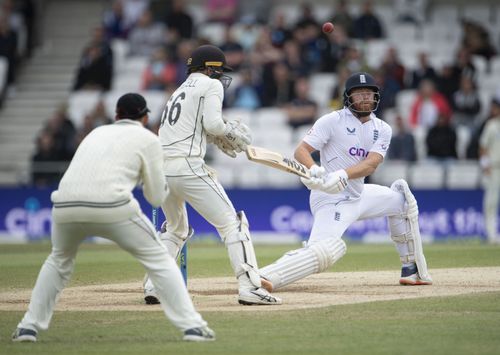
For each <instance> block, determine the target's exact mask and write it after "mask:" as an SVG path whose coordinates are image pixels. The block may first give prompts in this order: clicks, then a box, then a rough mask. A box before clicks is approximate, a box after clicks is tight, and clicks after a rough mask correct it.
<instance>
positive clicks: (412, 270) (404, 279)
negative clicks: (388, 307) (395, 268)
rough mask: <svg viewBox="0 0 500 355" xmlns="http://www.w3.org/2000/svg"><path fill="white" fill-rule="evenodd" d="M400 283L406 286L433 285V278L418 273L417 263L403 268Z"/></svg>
mask: <svg viewBox="0 0 500 355" xmlns="http://www.w3.org/2000/svg"><path fill="white" fill-rule="evenodd" d="M399 284H400V285H405V286H418V285H432V280H431V279H428V280H427V279H423V278H421V277H420V274H419V273H418V268H417V265H416V264H412V265H410V266H403V267H402V268H401V278H400V279H399Z"/></svg>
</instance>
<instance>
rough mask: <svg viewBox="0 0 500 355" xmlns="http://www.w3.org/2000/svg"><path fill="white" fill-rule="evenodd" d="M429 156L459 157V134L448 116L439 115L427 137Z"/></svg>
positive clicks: (443, 158) (440, 157)
mask: <svg viewBox="0 0 500 355" xmlns="http://www.w3.org/2000/svg"><path fill="white" fill-rule="evenodd" d="M425 143H426V146H427V156H428V157H429V158H435V159H438V160H446V159H456V158H457V148H456V146H457V134H456V132H455V129H454V128H453V127H452V126H451V125H450V121H449V119H448V117H446V116H444V115H438V117H437V121H436V125H435V126H433V127H431V128H430V129H429V132H427V137H426V139H425Z"/></svg>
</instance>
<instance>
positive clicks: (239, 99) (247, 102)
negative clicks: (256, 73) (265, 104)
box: [230, 68, 261, 110]
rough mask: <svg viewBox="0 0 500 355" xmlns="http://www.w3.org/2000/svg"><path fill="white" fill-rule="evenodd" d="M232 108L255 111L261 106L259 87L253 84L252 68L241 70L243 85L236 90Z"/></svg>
mask: <svg viewBox="0 0 500 355" xmlns="http://www.w3.org/2000/svg"><path fill="white" fill-rule="evenodd" d="M230 101H231V105H230V106H231V107H235V108H244V109H247V110H255V109H257V108H259V107H260V106H261V103H260V98H259V93H258V90H257V86H256V85H255V84H254V82H253V78H252V71H251V70H250V68H244V69H242V70H241V83H240V84H239V85H238V86H237V87H236V88H235V89H234V93H233V98H232V99H230Z"/></svg>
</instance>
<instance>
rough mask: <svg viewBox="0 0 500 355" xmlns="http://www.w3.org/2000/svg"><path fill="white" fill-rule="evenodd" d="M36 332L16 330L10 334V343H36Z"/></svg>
mask: <svg viewBox="0 0 500 355" xmlns="http://www.w3.org/2000/svg"><path fill="white" fill-rule="evenodd" d="M36 335H37V333H36V331H35V330H31V329H27V328H17V329H16V331H15V332H14V333H13V334H12V341H14V342H17V343H21V342H30V343H34V342H36Z"/></svg>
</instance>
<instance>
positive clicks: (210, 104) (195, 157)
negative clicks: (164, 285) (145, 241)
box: [144, 45, 281, 305]
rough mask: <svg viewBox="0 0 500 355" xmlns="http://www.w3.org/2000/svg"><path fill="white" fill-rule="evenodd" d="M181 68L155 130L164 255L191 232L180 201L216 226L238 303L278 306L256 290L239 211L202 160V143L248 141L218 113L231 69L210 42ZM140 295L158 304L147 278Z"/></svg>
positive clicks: (239, 146)
mask: <svg viewBox="0 0 500 355" xmlns="http://www.w3.org/2000/svg"><path fill="white" fill-rule="evenodd" d="M187 67H188V74H189V76H188V78H187V79H186V81H185V82H184V83H183V84H182V85H181V86H180V87H179V88H178V89H177V90H176V91H175V92H174V93H173V94H172V96H171V97H170V99H169V100H168V102H167V104H166V106H165V109H164V111H163V115H162V118H161V123H160V129H159V136H160V141H161V143H162V147H163V154H164V157H165V159H166V163H165V171H164V172H165V176H166V179H167V183H168V186H169V191H168V193H167V197H166V199H165V200H164V202H163V205H162V209H163V212H164V213H165V217H166V223H164V225H163V226H162V233H161V236H160V238H161V240H162V241H163V243H164V244H165V246H166V247H167V249H168V251H169V253H170V255H172V256H173V257H175V258H177V257H178V255H179V251H180V250H181V248H182V247H183V245H184V244H185V243H186V242H187V240H188V239H189V238H190V237H191V236H192V235H193V229H192V228H191V227H190V226H189V221H188V216H187V212H186V202H187V203H189V204H190V205H191V206H192V207H193V208H194V209H195V210H196V211H197V212H198V213H199V214H200V215H201V216H202V217H203V218H205V219H206V220H207V221H208V222H209V223H210V224H212V225H213V226H214V227H215V228H216V229H217V231H218V233H219V235H220V237H221V239H222V240H223V241H224V243H225V245H226V248H227V251H228V254H229V260H230V262H231V266H232V268H233V270H234V273H235V275H236V277H237V278H238V283H239V294H238V302H239V303H240V304H244V305H276V304H281V300H280V299H279V298H278V297H274V296H272V295H271V294H270V293H269V292H268V291H266V289H264V288H262V284H261V282H262V280H261V278H260V275H259V273H258V266H257V259H256V257H255V252H254V248H253V244H252V239H251V236H250V232H249V224H248V220H247V218H246V216H245V213H244V212H243V211H240V212H236V210H235V208H234V207H233V204H232V203H231V201H230V200H229V198H228V196H227V194H226V192H225V191H224V188H223V187H222V185H221V184H220V183H219V181H218V180H217V176H216V174H215V172H214V171H213V170H212V169H211V168H209V167H208V166H207V165H206V164H205V161H204V157H205V153H206V146H207V142H208V143H214V144H216V145H217V147H219V149H221V150H222V151H223V152H224V153H226V154H228V155H229V156H231V157H236V154H237V153H240V152H242V151H244V150H245V149H246V147H247V145H248V144H250V142H251V136H250V130H249V128H248V127H247V126H246V125H244V124H243V123H241V122H238V121H228V122H225V121H224V119H223V117H222V101H223V99H224V89H225V88H227V87H228V86H229V84H230V83H231V77H229V76H228V75H225V74H224V73H225V72H227V71H230V70H231V68H230V67H228V66H227V65H226V58H225V55H224V53H223V52H222V51H221V50H220V49H219V48H217V47H215V46H212V45H203V46H200V47H198V48H197V49H195V50H194V51H193V53H192V54H191V57H190V58H189V59H188V62H187ZM144 299H145V301H146V303H148V304H155V303H158V298H157V292H156V290H155V289H154V287H153V284H152V283H151V281H150V280H149V279H146V280H145V283H144Z"/></svg>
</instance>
